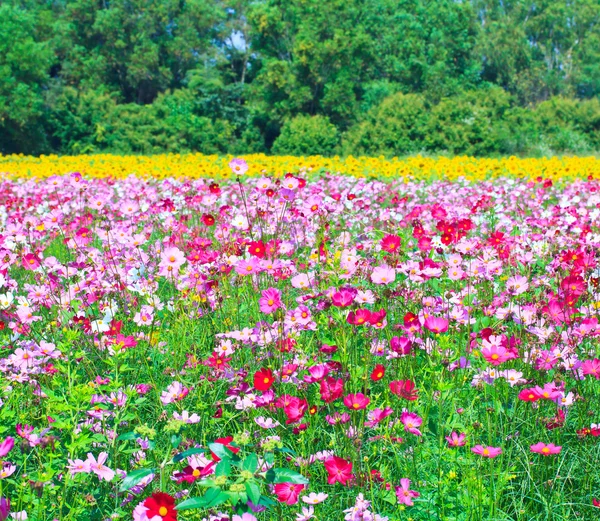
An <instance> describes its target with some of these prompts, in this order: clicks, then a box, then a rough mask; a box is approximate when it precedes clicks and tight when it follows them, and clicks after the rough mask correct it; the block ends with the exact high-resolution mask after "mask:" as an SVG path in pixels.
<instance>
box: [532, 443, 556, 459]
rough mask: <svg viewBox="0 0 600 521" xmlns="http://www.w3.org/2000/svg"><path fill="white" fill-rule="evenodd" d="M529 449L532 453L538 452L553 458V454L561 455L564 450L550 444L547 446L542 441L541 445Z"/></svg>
mask: <svg viewBox="0 0 600 521" xmlns="http://www.w3.org/2000/svg"><path fill="white" fill-rule="evenodd" d="M529 449H530V450H531V452H537V453H538V454H541V455H543V456H551V455H553V454H559V453H560V451H561V450H562V447H561V446H560V445H554V444H553V443H548V445H546V444H545V443H542V442H541V441H540V442H539V443H536V444H535V445H532V446H531V447H529Z"/></svg>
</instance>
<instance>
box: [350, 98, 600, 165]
mask: <svg viewBox="0 0 600 521" xmlns="http://www.w3.org/2000/svg"><path fill="white" fill-rule="evenodd" d="M341 148H342V152H343V153H345V154H354V155H381V154H383V155H386V156H397V155H406V154H412V153H415V152H431V153H451V154H467V155H476V156H477V155H501V154H504V155H512V154H529V155H543V154H550V153H586V152H592V151H594V150H598V149H600V102H598V100H597V99H592V100H573V99H568V98H563V97H555V98H551V99H550V100H548V101H545V102H542V103H540V104H539V105H537V106H531V107H525V108H524V107H519V106H516V105H515V100H514V99H512V98H511V96H509V95H508V94H507V93H506V92H505V91H504V90H502V89H500V88H496V87H494V88H489V89H480V90H476V91H467V92H464V93H462V94H459V95H456V96H453V97H449V98H444V99H442V100H441V101H439V102H438V103H431V102H428V101H427V100H426V98H425V97H424V96H422V95H416V94H408V95H406V94H401V93H399V94H394V95H392V96H389V97H387V98H385V99H384V100H383V101H382V102H381V104H379V105H377V106H376V107H374V108H372V109H371V110H369V111H368V113H367V114H366V116H365V118H364V120H363V121H362V122H360V123H358V124H357V125H356V126H355V127H353V128H351V129H350V130H349V131H348V132H347V133H346V135H345V136H344V138H343V142H342V147H341Z"/></svg>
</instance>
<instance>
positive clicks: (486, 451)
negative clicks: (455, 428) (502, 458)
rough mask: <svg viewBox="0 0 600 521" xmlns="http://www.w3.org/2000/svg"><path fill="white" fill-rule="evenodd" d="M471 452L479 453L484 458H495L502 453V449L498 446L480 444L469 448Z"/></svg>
mask: <svg viewBox="0 0 600 521" xmlns="http://www.w3.org/2000/svg"><path fill="white" fill-rule="evenodd" d="M471 452H473V453H474V454H479V455H480V456H483V457H484V458H495V457H496V456H498V455H500V454H502V449H501V448H500V447H483V446H482V445H475V447H473V448H472V449H471Z"/></svg>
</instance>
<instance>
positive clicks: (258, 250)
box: [248, 241, 267, 259]
mask: <svg viewBox="0 0 600 521" xmlns="http://www.w3.org/2000/svg"><path fill="white" fill-rule="evenodd" d="M266 251H267V249H266V247H265V244H264V242H262V241H253V242H251V243H250V244H249V245H248V253H250V255H252V256H253V257H258V258H259V259H264V257H265V252H266Z"/></svg>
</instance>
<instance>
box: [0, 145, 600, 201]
mask: <svg viewBox="0 0 600 521" xmlns="http://www.w3.org/2000/svg"><path fill="white" fill-rule="evenodd" d="M231 159H233V156H231V155H230V156H217V155H203V154H159V155H153V156H118V155H111V154H96V155H82V156H60V157H59V156H57V155H54V154H52V155H47V156H40V157H32V156H24V155H22V154H13V155H9V156H0V172H6V174H4V175H6V176H8V177H13V178H16V177H34V178H40V179H41V178H45V177H49V176H52V175H55V174H56V173H62V174H67V173H69V172H81V173H82V174H83V176H84V177H88V178H89V177H109V176H112V177H117V178H122V177H127V176H129V175H138V176H142V177H154V178H158V179H161V178H166V177H187V178H199V177H210V178H220V179H227V178H231V169H230V168H229V166H228V163H229V161H231ZM243 159H245V160H246V162H247V163H248V166H249V169H248V172H247V173H246V175H247V176H262V175H265V173H266V174H269V175H275V176H281V175H282V174H281V173H282V172H295V173H303V174H306V175H309V176H310V175H311V172H315V173H318V172H320V171H329V172H334V173H340V174H343V175H352V176H355V177H366V178H368V177H374V176H377V177H378V178H381V177H388V178H399V177H400V178H404V179H407V180H417V181H418V180H422V179H429V178H432V177H436V176H441V175H443V176H444V177H445V178H446V179H448V180H457V179H459V178H464V179H465V180H467V181H478V180H482V179H486V178H493V177H498V176H509V177H510V176H512V177H525V178H527V179H530V180H535V179H536V178H537V177H542V178H544V179H547V178H549V177H551V178H552V179H553V180H554V181H559V180H561V179H568V180H572V179H585V178H587V176H588V175H592V176H594V177H597V176H598V175H600V159H598V158H595V157H563V158H557V157H551V158H529V159H519V158H516V157H509V158H502V159H492V158H473V157H465V156H459V157H453V158H445V157H442V158H438V159H433V158H425V157H421V156H415V157H409V158H404V159H399V158H397V157H394V158H391V159H386V158H385V157H383V156H380V157H353V156H348V157H346V158H341V157H339V156H335V157H330V158H327V157H321V156H311V157H293V156H267V155H265V154H249V155H247V156H244V157H243ZM528 195H529V196H530V197H532V198H533V197H535V195H534V194H528Z"/></svg>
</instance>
